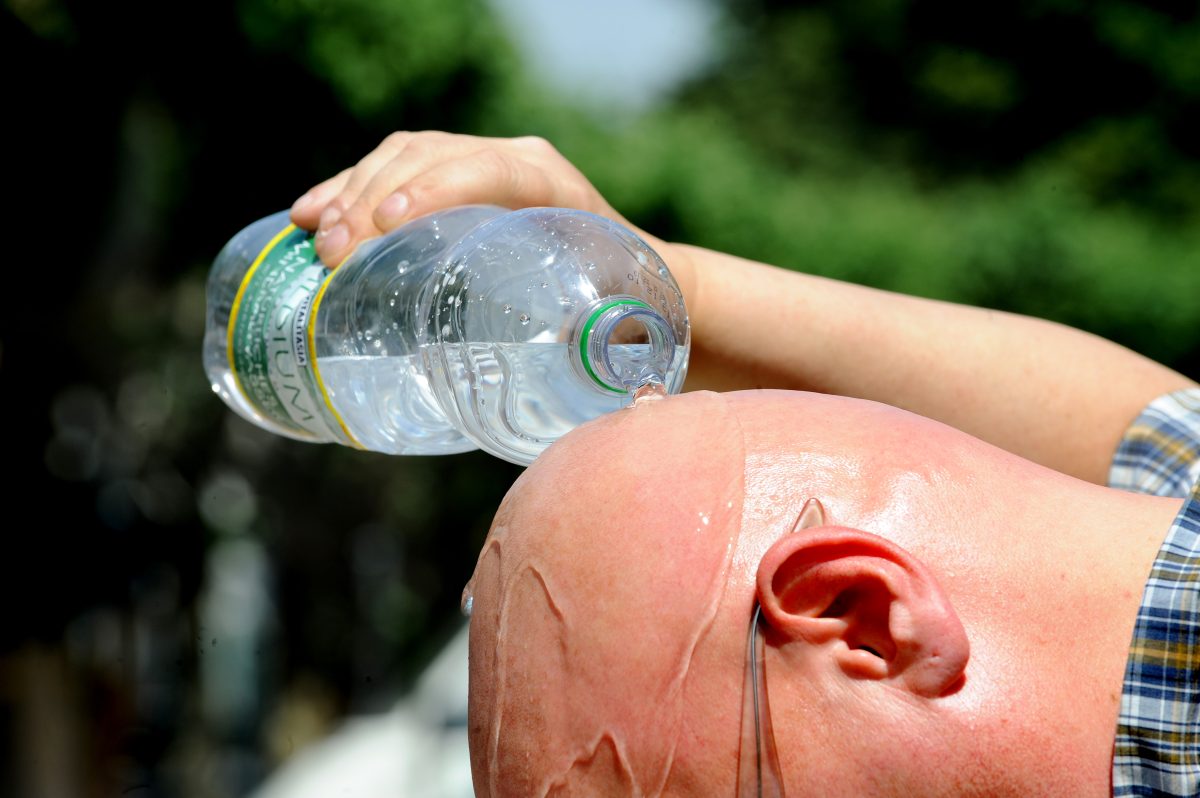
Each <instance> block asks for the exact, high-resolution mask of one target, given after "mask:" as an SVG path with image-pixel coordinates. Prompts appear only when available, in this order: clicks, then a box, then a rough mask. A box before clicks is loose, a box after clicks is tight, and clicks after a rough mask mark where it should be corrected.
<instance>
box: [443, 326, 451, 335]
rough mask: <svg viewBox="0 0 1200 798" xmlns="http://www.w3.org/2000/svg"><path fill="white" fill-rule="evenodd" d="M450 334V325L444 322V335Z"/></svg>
mask: <svg viewBox="0 0 1200 798" xmlns="http://www.w3.org/2000/svg"><path fill="white" fill-rule="evenodd" d="M449 334H450V325H449V324H443V325H442V335H449Z"/></svg>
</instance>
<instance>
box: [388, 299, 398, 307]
mask: <svg viewBox="0 0 1200 798" xmlns="http://www.w3.org/2000/svg"><path fill="white" fill-rule="evenodd" d="M388 307H389V308H394V307H396V300H395V299H389V300H388Z"/></svg>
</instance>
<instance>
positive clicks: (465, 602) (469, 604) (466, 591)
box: [458, 585, 475, 618]
mask: <svg viewBox="0 0 1200 798" xmlns="http://www.w3.org/2000/svg"><path fill="white" fill-rule="evenodd" d="M458 607H459V609H460V610H462V614H463V615H465V616H466V617H468V618H470V617H471V611H472V610H474V609H475V597H474V596H472V595H471V586H470V585H467V586H466V587H464V588H463V592H462V601H460V602H459V605H458Z"/></svg>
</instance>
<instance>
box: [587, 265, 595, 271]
mask: <svg viewBox="0 0 1200 798" xmlns="http://www.w3.org/2000/svg"><path fill="white" fill-rule="evenodd" d="M588 271H589V272H594V271H596V264H594V263H589V264H588Z"/></svg>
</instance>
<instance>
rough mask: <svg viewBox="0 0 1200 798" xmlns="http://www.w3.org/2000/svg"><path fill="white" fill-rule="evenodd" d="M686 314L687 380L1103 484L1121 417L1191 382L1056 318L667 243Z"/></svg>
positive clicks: (1122, 422)
mask: <svg viewBox="0 0 1200 798" xmlns="http://www.w3.org/2000/svg"><path fill="white" fill-rule="evenodd" d="M671 249H672V250H674V251H675V253H676V254H675V256H674V259H675V260H676V261H677V264H671V265H672V268H673V269H678V271H679V272H680V277H681V284H682V285H683V286H684V290H685V296H686V297H687V300H688V309H689V314H690V317H691V321H692V330H693V343H692V361H691V365H690V367H689V378H688V388H689V389H695V388H713V389H718V390H730V389H736V388H750V387H778V388H794V389H801V390H809V391H819V392H822V393H831V394H840V395H845V396H855V397H859V398H863V399H872V400H876V401H881V402H886V403H888V404H891V405H895V406H897V407H902V408H905V409H907V410H911V411H913V412H916V413H920V414H921V415H924V416H927V417H930V418H934V419H937V420H939V421H942V422H944V423H946V424H950V425H952V426H954V427H957V428H959V429H962V430H964V431H966V432H969V433H971V434H973V435H976V436H977V437H980V438H982V439H984V440H986V441H989V442H991V443H993V444H995V445H997V446H1000V447H1002V448H1005V449H1007V450H1009V451H1012V452H1014V453H1016V454H1019V455H1021V456H1024V457H1027V458H1029V459H1031V460H1034V461H1035V462H1039V463H1042V464H1044V465H1047V466H1049V467H1051V468H1054V469H1057V470H1059V471H1062V472H1064V473H1068V474H1072V475H1074V476H1078V477H1080V478H1083V479H1087V480H1090V481H1093V482H1103V481H1104V479H1105V475H1106V473H1107V469H1108V465H1109V462H1110V460H1111V458H1112V454H1113V450H1114V449H1115V447H1116V445H1117V442H1118V441H1119V439H1120V437H1121V435H1122V434H1123V432H1124V431H1125V429H1126V427H1127V426H1128V424H1129V422H1130V421H1131V420H1132V419H1133V418H1134V417H1135V416H1136V415H1137V413H1138V412H1139V411H1140V410H1141V409H1142V408H1143V407H1144V406H1145V405H1146V404H1147V403H1148V402H1149V401H1150V400H1151V399H1153V398H1154V397H1155V396H1158V395H1160V394H1162V393H1166V392H1168V391H1172V390H1177V389H1180V388H1184V387H1188V386H1191V385H1194V383H1192V382H1191V381H1190V380H1188V379H1186V378H1185V377H1183V376H1181V375H1179V374H1177V373H1175V372H1173V371H1171V370H1170V369H1168V368H1166V367H1164V366H1162V365H1159V364H1157V363H1155V362H1153V361H1151V360H1149V359H1147V358H1145V357H1142V356H1141V355H1138V354H1136V353H1134V352H1131V351H1130V350H1128V349H1125V348H1124V347H1121V346H1118V345H1117V344H1114V343H1112V342H1110V341H1107V340H1104V339H1102V338H1099V337H1097V336H1094V335H1090V334H1088V333H1084V332H1081V331H1079V330H1075V329H1072V328H1070V327H1065V326H1063V325H1059V324H1055V323H1053V322H1047V321H1043V320H1040V319H1033V318H1028V317H1023V316H1018V315H1014V314H1010V313H1003V312H999V311H991V310H984V309H980V308H973V307H967V306H962V305H953V304H949V303H945V302H937V301H933V300H927V299H919V298H915V297H908V296H903V295H899V294H893V293H889V292H886V291H879V290H876V289H871V288H866V287H863V286H857V285H852V284H849V283H841V282H837V281H834V280H828V279H824V278H820V277H814V276H811V275H805V274H800V273H796V272H789V271H785V270H783V269H776V268H773V267H770V266H764V265H762V264H758V263H753V262H751V261H746V260H742V259H740V258H735V257H731V256H728V255H722V254H720V253H716V252H712V251H709V250H704V249H699V248H695V247H682V246H673V247H671Z"/></svg>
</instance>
